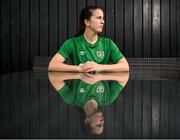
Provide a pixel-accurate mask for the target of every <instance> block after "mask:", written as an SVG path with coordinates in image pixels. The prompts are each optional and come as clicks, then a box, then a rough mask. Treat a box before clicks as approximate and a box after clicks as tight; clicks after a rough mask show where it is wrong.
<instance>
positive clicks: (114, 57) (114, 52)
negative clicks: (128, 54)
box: [110, 40, 124, 63]
mask: <svg viewBox="0 0 180 140" xmlns="http://www.w3.org/2000/svg"><path fill="white" fill-rule="evenodd" d="M110 47H111V54H110V60H111V61H112V63H117V62H119V60H121V59H122V58H124V55H123V54H122V53H121V52H120V50H119V48H118V47H117V46H116V44H115V43H114V42H113V41H112V40H110Z"/></svg>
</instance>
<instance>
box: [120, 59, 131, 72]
mask: <svg viewBox="0 0 180 140" xmlns="http://www.w3.org/2000/svg"><path fill="white" fill-rule="evenodd" d="M120 65H122V66H121V67H123V68H122V71H127V72H128V71H129V63H128V62H127V60H126V59H123V60H122V61H121V62H120Z"/></svg>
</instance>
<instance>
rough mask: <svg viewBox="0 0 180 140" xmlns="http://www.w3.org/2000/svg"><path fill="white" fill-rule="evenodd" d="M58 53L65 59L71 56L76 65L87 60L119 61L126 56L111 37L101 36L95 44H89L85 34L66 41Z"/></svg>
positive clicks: (99, 61)
mask: <svg viewBox="0 0 180 140" xmlns="http://www.w3.org/2000/svg"><path fill="white" fill-rule="evenodd" d="M58 53H59V54H60V55H62V56H63V57H64V58H65V59H67V58H70V59H71V60H72V63H73V64H74V65H79V64H80V63H85V62H87V61H94V62H96V63H98V64H108V63H110V62H112V63H117V62H118V61H119V60H120V59H122V58H124V56H123V54H122V53H121V52H120V51H119V49H118V47H117V46H116V44H115V43H114V42H113V41H112V40H111V39H108V38H103V37H99V38H98V40H97V41H96V43H95V44H89V43H88V42H87V41H86V39H85V38H84V36H83V35H81V36H78V37H74V38H71V39H68V40H67V41H65V42H64V43H63V44H62V46H61V47H60V49H59V51H58Z"/></svg>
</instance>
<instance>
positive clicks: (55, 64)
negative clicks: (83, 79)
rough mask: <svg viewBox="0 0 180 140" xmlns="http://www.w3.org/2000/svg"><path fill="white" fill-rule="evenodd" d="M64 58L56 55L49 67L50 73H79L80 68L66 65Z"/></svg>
mask: <svg viewBox="0 0 180 140" xmlns="http://www.w3.org/2000/svg"><path fill="white" fill-rule="evenodd" d="M64 61H65V59H64V57H62V56H61V55H60V54H58V53H56V54H55V56H54V57H53V58H52V59H51V61H50V62H49V65H48V71H74V72H79V66H75V65H68V64H64Z"/></svg>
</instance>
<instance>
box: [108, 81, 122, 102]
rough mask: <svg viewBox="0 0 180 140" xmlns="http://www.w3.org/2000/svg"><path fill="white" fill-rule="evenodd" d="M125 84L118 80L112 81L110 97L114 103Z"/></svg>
mask: <svg viewBox="0 0 180 140" xmlns="http://www.w3.org/2000/svg"><path fill="white" fill-rule="evenodd" d="M123 88H124V86H122V85H120V84H119V83H118V82H117V81H112V83H111V93H112V94H111V97H110V102H111V103H113V102H114V101H115V100H116V99H117V98H118V96H119V95H120V92H121V91H122V89H123Z"/></svg>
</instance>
